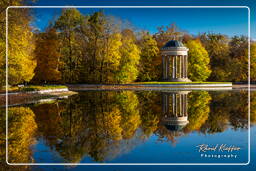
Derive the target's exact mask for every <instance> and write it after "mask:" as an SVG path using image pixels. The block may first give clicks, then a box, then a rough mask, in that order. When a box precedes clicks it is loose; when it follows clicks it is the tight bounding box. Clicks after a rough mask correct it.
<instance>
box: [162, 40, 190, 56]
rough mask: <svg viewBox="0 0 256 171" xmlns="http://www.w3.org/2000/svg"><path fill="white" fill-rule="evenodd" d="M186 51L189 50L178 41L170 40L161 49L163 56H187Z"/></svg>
mask: <svg viewBox="0 0 256 171" xmlns="http://www.w3.org/2000/svg"><path fill="white" fill-rule="evenodd" d="M188 50H189V49H188V48H187V47H185V46H184V45H183V44H182V42H181V41H178V40H170V41H169V42H167V43H166V44H165V45H164V46H163V47H162V48H161V52H162V54H163V55H187V54H188V52H187V51H188Z"/></svg>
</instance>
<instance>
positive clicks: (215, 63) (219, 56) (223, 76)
mask: <svg viewBox="0 0 256 171" xmlns="http://www.w3.org/2000/svg"><path fill="white" fill-rule="evenodd" d="M199 38H200V40H201V42H202V44H203V46H204V47H205V49H206V50H207V52H208V54H209V57H210V65H211V69H212V72H211V75H210V77H209V79H208V80H210V81H228V79H229V75H230V73H229V72H228V71H227V67H228V65H229V63H230V62H229V58H228V56H229V46H228V37H227V36H225V35H222V34H214V33H209V34H206V33H204V34H202V35H200V36H199Z"/></svg>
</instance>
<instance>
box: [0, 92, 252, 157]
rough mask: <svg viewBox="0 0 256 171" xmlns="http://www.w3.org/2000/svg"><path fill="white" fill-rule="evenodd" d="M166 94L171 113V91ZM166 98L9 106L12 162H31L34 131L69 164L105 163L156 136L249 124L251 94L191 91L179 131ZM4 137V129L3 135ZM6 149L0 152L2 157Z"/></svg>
mask: <svg viewBox="0 0 256 171" xmlns="http://www.w3.org/2000/svg"><path fill="white" fill-rule="evenodd" d="M168 94H169V98H170V104H169V107H170V111H172V109H173V107H172V105H173V104H172V101H171V99H172V98H173V95H172V93H170V92H169V93H168ZM176 94H178V93H176ZM255 95H256V94H255V93H252V98H251V100H252V103H251V113H252V115H251V119H252V121H253V122H255V111H256V110H255V107H256V105H255V104H256V102H255V101H256V96H255ZM163 96H166V93H163V92H162V93H161V92H150V91H148V92H147V91H144V92H132V91H120V92H113V91H112V92H109V91H102V92H93V91H92V92H84V93H81V94H79V95H74V96H72V97H70V98H68V99H65V100H58V101H55V102H53V103H49V104H39V105H34V106H31V107H30V108H29V107H14V108H10V112H9V113H10V118H9V119H10V121H9V122H10V125H9V126H10V133H11V134H10V137H9V138H10V139H15V140H16V143H13V142H14V141H12V140H11V141H10V146H9V148H10V149H9V152H10V154H11V156H13V157H11V158H10V160H11V161H12V162H33V160H31V157H30V156H31V155H32V152H31V149H30V147H31V145H32V144H33V141H31V140H33V138H34V137H35V131H36V130H38V131H37V135H38V137H43V139H44V140H45V143H46V144H47V145H48V146H49V147H50V148H51V149H52V150H54V151H57V152H58V153H59V155H60V156H62V157H63V159H64V160H65V161H66V162H79V161H81V160H82V159H83V158H85V157H90V158H92V159H93V160H95V161H97V162H103V161H110V160H112V159H114V158H116V157H117V156H119V155H121V154H123V153H126V152H129V151H130V150H131V149H133V148H134V147H136V146H137V145H138V144H140V143H142V142H143V141H145V140H146V139H147V138H149V137H150V136H151V135H153V134H155V135H157V137H158V140H159V141H171V142H175V141H176V139H177V138H178V137H180V136H183V135H184V134H190V133H191V132H194V131H197V132H201V133H204V134H209V133H211V134H212V133H217V132H223V131H225V130H226V129H227V128H228V127H231V128H233V129H239V128H247V127H248V125H247V110H248V109H247V97H248V96H247V92H236V93H235V92H213V93H212V92H210V93H209V92H206V91H195V92H190V93H188V94H187V98H188V99H187V101H188V107H187V109H186V110H187V113H188V118H187V119H188V123H186V124H184V125H183V126H182V127H180V128H179V129H176V127H175V129H173V127H170V125H169V126H168V125H167V122H165V121H166V119H165V118H166V114H167V113H166V110H163V109H164V108H163V104H164V101H163V98H162V97H163ZM177 97H179V95H177ZM184 102H185V101H184ZM31 109H32V110H31ZM186 110H184V111H186ZM169 114H171V113H169ZM14 115H15V117H11V116H14ZM16 115H17V117H16ZM1 119H3V117H1ZM168 121H170V119H169V120H168ZM171 121H173V120H171ZM1 122H2V121H1ZM3 122H4V121H3ZM171 124H172V123H171ZM1 129H2V130H4V127H1ZM2 130H1V132H2ZM25 130H26V131H25ZM3 136H4V134H3V133H2V134H1V138H2V137H3ZM2 144H4V143H3V142H1V145H2ZM3 153H4V152H2V151H1V156H2V155H3Z"/></svg>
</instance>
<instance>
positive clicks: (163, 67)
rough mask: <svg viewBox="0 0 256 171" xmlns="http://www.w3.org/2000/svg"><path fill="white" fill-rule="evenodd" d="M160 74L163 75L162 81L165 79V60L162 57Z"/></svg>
mask: <svg viewBox="0 0 256 171" xmlns="http://www.w3.org/2000/svg"><path fill="white" fill-rule="evenodd" d="M162 74H163V79H165V60H164V55H163V56H162Z"/></svg>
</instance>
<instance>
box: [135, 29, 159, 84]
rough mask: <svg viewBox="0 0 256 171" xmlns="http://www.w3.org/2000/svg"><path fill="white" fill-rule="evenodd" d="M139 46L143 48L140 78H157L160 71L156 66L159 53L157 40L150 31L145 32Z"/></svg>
mask: <svg viewBox="0 0 256 171" xmlns="http://www.w3.org/2000/svg"><path fill="white" fill-rule="evenodd" d="M139 46H140V48H141V55H140V72H139V76H138V80H139V81H151V80H157V79H158V76H159V73H160V72H159V71H158V68H157V66H156V60H157V58H158V55H159V48H158V47H157V42H156V40H155V39H154V38H153V37H152V36H151V35H150V34H149V33H143V36H142V39H141V40H140V41H139Z"/></svg>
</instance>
